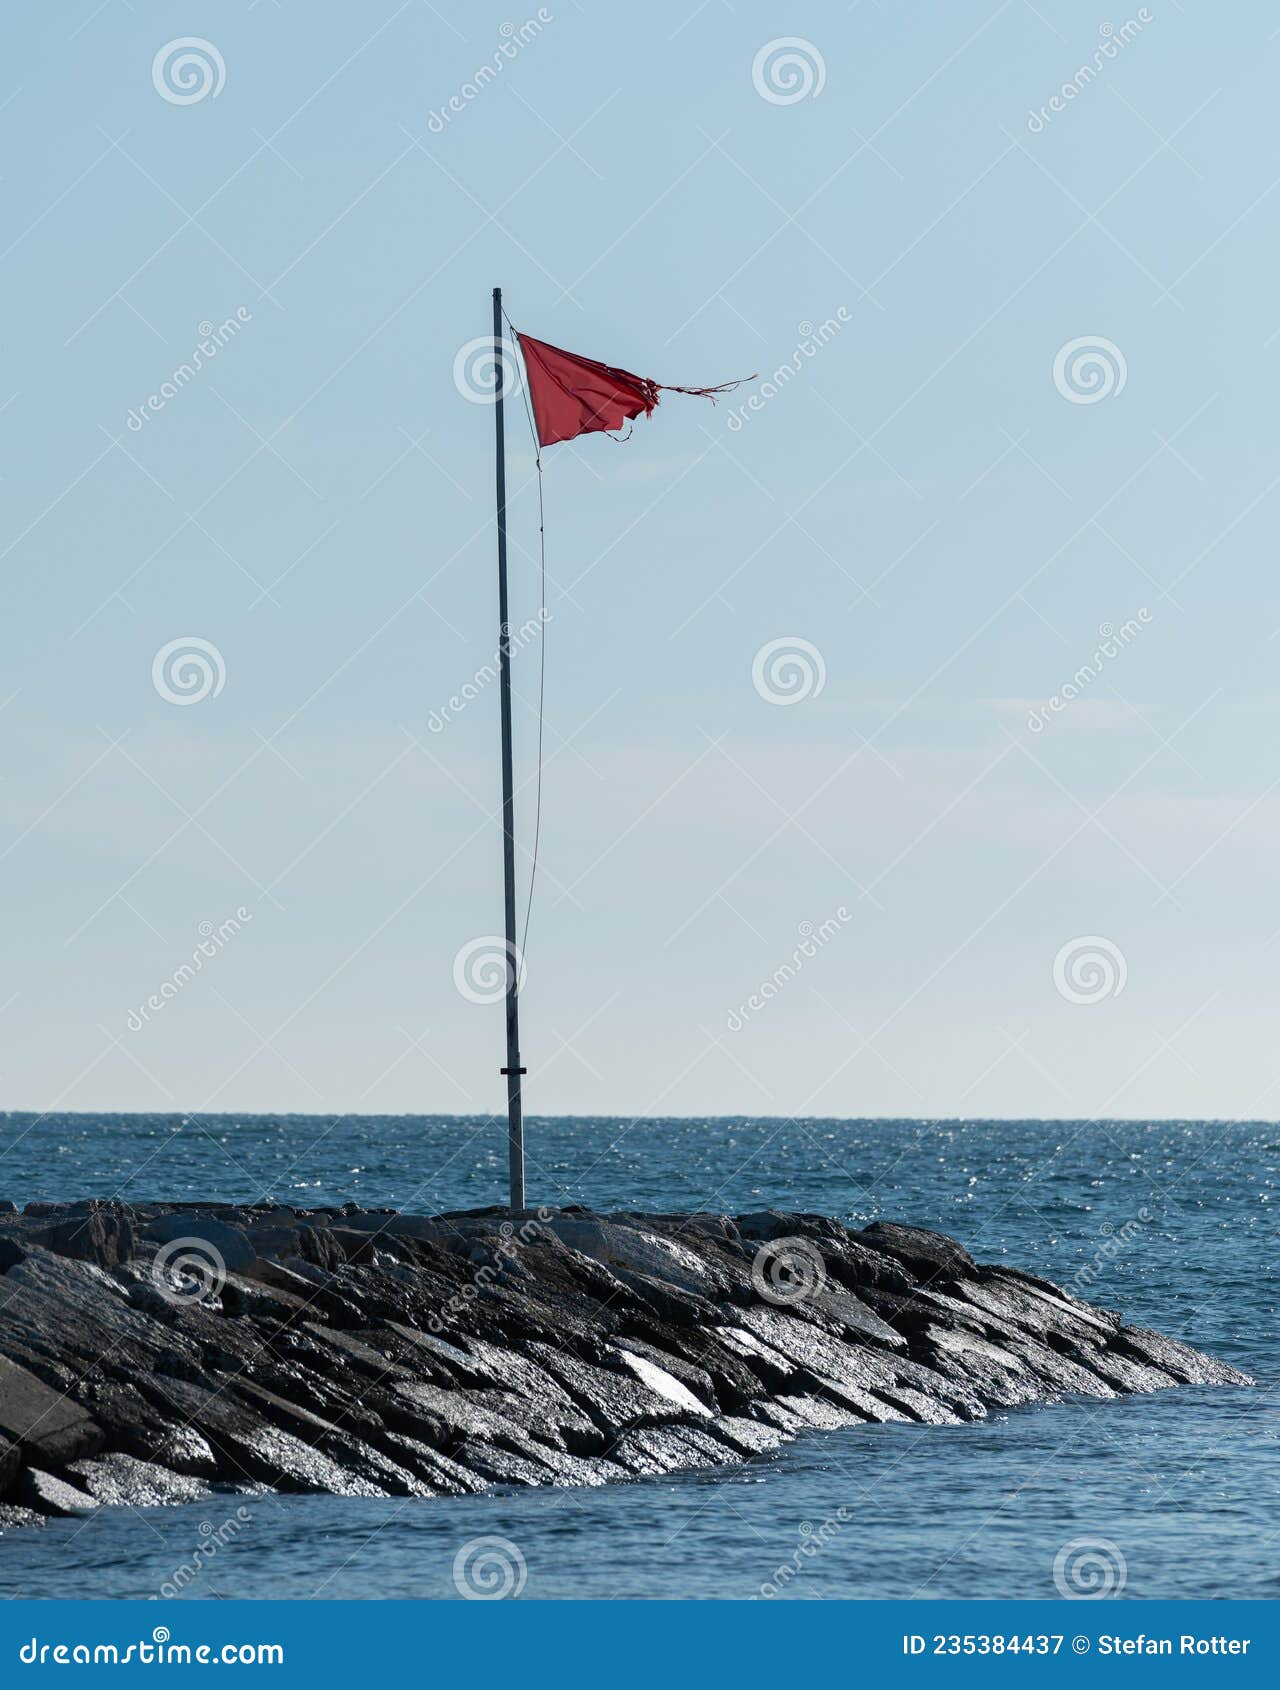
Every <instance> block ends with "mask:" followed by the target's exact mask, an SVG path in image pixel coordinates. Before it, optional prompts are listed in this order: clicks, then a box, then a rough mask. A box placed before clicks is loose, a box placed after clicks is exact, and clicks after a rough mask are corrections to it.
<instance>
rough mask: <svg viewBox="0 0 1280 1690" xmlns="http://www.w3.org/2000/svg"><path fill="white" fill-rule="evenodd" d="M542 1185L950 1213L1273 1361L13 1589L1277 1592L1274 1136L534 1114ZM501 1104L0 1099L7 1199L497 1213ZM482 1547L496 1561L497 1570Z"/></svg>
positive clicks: (139, 1515) (5, 1592)
mask: <svg viewBox="0 0 1280 1690" xmlns="http://www.w3.org/2000/svg"><path fill="white" fill-rule="evenodd" d="M527 1131H528V1141H529V1200H530V1203H531V1204H535V1205H536V1204H544V1203H545V1204H548V1205H562V1204H566V1203H574V1202H576V1203H584V1204H588V1205H590V1206H591V1207H593V1208H596V1209H601V1210H622V1209H626V1210H637V1209H639V1210H655V1211H687V1210H691V1209H703V1210H714V1211H716V1212H723V1213H728V1214H735V1213H743V1212H746V1211H749V1210H758V1209H762V1208H780V1209H793V1210H805V1211H810V1212H818V1213H821V1214H824V1215H831V1216H834V1217H836V1218H837V1219H838V1220H840V1221H842V1222H845V1223H847V1224H848V1225H850V1226H855V1227H856V1226H862V1225H865V1224H866V1223H867V1222H869V1221H872V1220H876V1219H878V1218H887V1219H893V1220H898V1221H904V1222H910V1223H913V1224H916V1225H920V1226H926V1227H933V1228H936V1229H938V1230H939V1231H942V1232H946V1233H949V1234H951V1235H953V1236H954V1237H956V1238H958V1239H960V1240H961V1242H963V1243H964V1244H965V1245H966V1246H967V1247H968V1248H969V1249H970V1250H971V1251H972V1252H973V1254H974V1255H975V1256H976V1257H977V1258H978V1259H979V1260H980V1261H985V1262H992V1263H1004V1264H1008V1265H1012V1266H1017V1267H1021V1268H1024V1269H1027V1270H1029V1271H1031V1272H1034V1273H1037V1274H1041V1275H1044V1276H1046V1277H1048V1278H1050V1279H1053V1280H1056V1281H1058V1282H1059V1283H1061V1284H1064V1285H1067V1286H1070V1287H1072V1288H1073V1289H1075V1290H1076V1291H1077V1292H1078V1293H1079V1294H1080V1295H1083V1296H1085V1297H1087V1298H1088V1299H1089V1300H1090V1301H1093V1302H1097V1303H1101V1304H1103V1305H1104V1306H1106V1307H1108V1308H1114V1309H1118V1310H1121V1311H1122V1312H1123V1314H1124V1315H1125V1317H1126V1319H1128V1320H1129V1321H1131V1322H1135V1323H1138V1324H1142V1325H1147V1326H1152V1327H1155V1328H1157V1329H1159V1330H1161V1331H1163V1332H1165V1333H1168V1334H1170V1335H1172V1336H1176V1337H1180V1338H1183V1339H1185V1340H1187V1341H1188V1342H1190V1343H1193V1344H1196V1345H1198V1346H1201V1347H1203V1348H1205V1349H1207V1350H1210V1351H1212V1352H1213V1353H1215V1354H1217V1355H1219V1356H1222V1357H1224V1358H1226V1359H1227V1360H1229V1361H1231V1362H1233V1363H1235V1364H1236V1365H1237V1366H1238V1367H1241V1368H1243V1369H1245V1370H1246V1371H1247V1372H1249V1373H1250V1374H1252V1375H1253V1376H1254V1378H1255V1379H1256V1381H1257V1383H1256V1385H1254V1386H1252V1387H1250V1388H1247V1389H1221V1388H1217V1389H1206V1388H1201V1387H1184V1388H1180V1389H1176V1390H1168V1391H1164V1392H1160V1393H1157V1394H1155V1395H1152V1396H1135V1397H1128V1398H1121V1399H1118V1400H1115V1401H1110V1402H1098V1401H1096V1400H1094V1399H1088V1400H1085V1401H1078V1400H1067V1401H1064V1402H1061V1403H1058V1404H1055V1405H1052V1406H1048V1407H1038V1408H1027V1409H1019V1410H1014V1411H1010V1412H1003V1413H996V1414H993V1415H992V1416H991V1418H990V1419H989V1420H988V1421H986V1422H984V1423H980V1424H975V1425H964V1426H943V1427H931V1426H917V1425H891V1426H874V1427H873V1426H867V1427H856V1428H850V1429H848V1430H843V1431H835V1432H812V1433H808V1434H806V1435H803V1436H801V1437H800V1438H798V1439H797V1440H796V1441H795V1442H794V1443H792V1444H789V1445H787V1446H786V1447H785V1448H783V1449H781V1450H779V1451H777V1452H776V1453H775V1454H773V1455H771V1456H769V1457H767V1458H762V1459H758V1460H756V1461H753V1462H751V1463H750V1464H748V1465H746V1466H742V1467H738V1468H734V1469H729V1470H723V1469H720V1470H716V1471H714V1472H708V1473H690V1474H682V1475H679V1476H676V1477H670V1478H662V1479H647V1480H637V1481H635V1482H632V1483H627V1484H620V1485H614V1486H608V1487H604V1488H602V1489H598V1490H559V1489H545V1490H509V1491H504V1492H498V1493H495V1494H491V1495H486V1496H482V1497H468V1498H464V1499H458V1500H446V1499H431V1500H421V1499H419V1500H409V1501H406V1500H403V1499H395V1500H386V1501H371V1500H354V1499H348V1498H331V1497H305V1496H276V1495H265V1494H264V1495H254V1496H248V1497H237V1496H223V1495H215V1496H214V1497H212V1498H210V1499H207V1500H205V1501H203V1502H201V1503H199V1504H192V1505H187V1506H183V1507H177V1508H157V1509H129V1508H117V1509H112V1508H103V1509H100V1510H98V1511H97V1512H95V1513H93V1514H91V1515H89V1516H87V1517H85V1518H77V1519H72V1520H61V1521H52V1522H50V1523H49V1524H48V1525H46V1526H45V1527H44V1528H43V1529H42V1530H29V1529H24V1530H11V1531H8V1532H5V1533H3V1534H0V1596H3V1597H6V1598H11V1597H103V1598H116V1597H156V1598H157V1599H160V1600H162V1601H163V1600H174V1599H184V1600H198V1599H205V1600H219V1599H228V1598H237V1597H289V1598H305V1599H312V1598H319V1599H326V1598H329V1599H332V1598H370V1599H376V1598H387V1597H400V1598H422V1599H428V1600H432V1599H447V1600H457V1599H460V1597H462V1596H464V1595H468V1594H471V1593H472V1592H473V1591H474V1588H475V1587H476V1581H477V1580H479V1581H480V1582H481V1583H482V1584H483V1583H484V1580H485V1578H486V1577H487V1578H488V1580H489V1583H488V1590H489V1592H490V1593H493V1592H494V1591H495V1589H496V1591H498V1592H501V1593H509V1594H510V1595H511V1596H520V1597H523V1598H544V1599H546V1598H552V1599H554V1598H571V1597H577V1598H609V1597H635V1598H659V1597H667V1598H691V1599H755V1600H762V1601H772V1600H781V1601H797V1600H821V1599H848V1598H870V1597H889V1598H901V1599H910V1598H919V1597H934V1598H977V1597H983V1598H993V1597H995V1598H1026V1597H1049V1598H1053V1597H1055V1596H1060V1597H1063V1598H1067V1599H1074V1598H1077V1597H1083V1598H1089V1599H1092V1598H1094V1597H1098V1596H1106V1597H1109V1598H1111V1599H1117V1600H1134V1599H1137V1600H1141V1599H1144V1598H1153V1597H1174V1598H1191V1597H1210V1598H1275V1597H1276V1596H1278V1595H1280V1571H1278V1568H1280V1557H1278V1556H1277V1552H1276V1546H1277V1538H1278V1537H1280V1512H1278V1511H1277V1501H1278V1499H1280V1399H1278V1397H1277V1384H1278V1383H1280V1333H1278V1332H1277V1322H1276V1300H1277V1276H1278V1274H1280V1251H1278V1250H1277V1214H1276V1211H1277V1207H1280V1202H1278V1199H1277V1169H1278V1168H1280V1127H1277V1126H1276V1125H1275V1124H1272V1123H1266V1122H1224V1121H1211V1122H1206V1121H1033V1120H1028V1121H1010V1120H1003V1121H980V1120H975V1121H939V1120H934V1121H928V1120H896V1121H890V1120H817V1119H802V1120H778V1119H754V1118H753V1119H747V1118H713V1119H706V1120H688V1119H681V1120H629V1119H623V1118H588V1117H577V1116H575V1117H565V1118H555V1119H539V1118H536V1117H535V1118H532V1119H530V1120H529V1122H528V1125H527ZM505 1177H506V1147H505V1121H499V1120H496V1119H490V1118H487V1117H457V1116H439V1115H430V1116H411V1115H396V1116H387V1115H379V1116H353V1115H347V1116H329V1117H321V1116H311V1115H256V1116H255V1115H235V1116H231V1115H222V1116H198V1117H197V1116H177V1115H140V1114H139V1115H88V1114H47V1115H31V1114H19V1113H10V1114H7V1115H0V1198H6V1197H7V1198H10V1199H12V1200H13V1201H14V1202H15V1203H17V1204H18V1205H19V1206H21V1205H23V1204H25V1203H27V1202H29V1201H32V1200H33V1199H52V1200H65V1199H71V1198H76V1197H88V1196H119V1197H121V1198H123V1199H124V1200H125V1201H129V1200H131V1199H132V1200H135V1201H142V1200H145V1199H152V1200H166V1199H167V1200H176V1199H208V1200H210V1201H218V1202H245V1201H255V1200H262V1199H272V1200H276V1201H280V1202H285V1203H295V1204H299V1205H304V1206H311V1205H320V1204H328V1203H339V1202H343V1201H347V1200H355V1201H358V1202H360V1203H363V1204H367V1205H383V1204H386V1205H394V1206H396V1207H399V1208H403V1209H405V1210H410V1211H415V1212H419V1213H425V1214H431V1213H436V1212H440V1211H443V1210H450V1209H466V1208H478V1207H482V1206H484V1205H487V1204H491V1203H494V1202H499V1201H501V1200H502V1195H503V1187H504V1181H505ZM486 1567H487V1569H488V1571H487V1573H486V1572H485V1568H486Z"/></svg>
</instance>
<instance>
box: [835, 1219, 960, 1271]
mask: <svg viewBox="0 0 1280 1690" xmlns="http://www.w3.org/2000/svg"><path fill="white" fill-rule="evenodd" d="M857 1236H858V1238H859V1240H860V1241H861V1242H862V1243H863V1244H866V1245H869V1246H870V1247H871V1249H873V1250H878V1251H880V1252H881V1253H883V1254H884V1255H887V1256H896V1257H897V1259H898V1260H899V1261H900V1262H902V1263H903V1264H904V1265H905V1266H906V1267H907V1268H908V1270H909V1271H910V1272H911V1273H912V1274H914V1276H915V1277H916V1279H917V1280H919V1281H921V1282H922V1283H924V1284H928V1282H929V1281H930V1280H931V1279H970V1278H972V1277H974V1275H976V1273H977V1271H978V1264H977V1263H976V1262H975V1261H974V1259H973V1257H972V1256H971V1255H970V1254H969V1252H968V1251H967V1250H966V1249H965V1248H964V1246H963V1245H962V1244H957V1243H956V1241H955V1239H954V1238H948V1237H947V1236H946V1235H945V1234H944V1233H941V1232H928V1231H926V1230H925V1228H924V1227H920V1226H899V1225H898V1223H897V1222H896V1221H873V1222H872V1223H871V1225H870V1226H864V1227H863V1229H862V1231H861V1232H860V1233H858V1235H857Z"/></svg>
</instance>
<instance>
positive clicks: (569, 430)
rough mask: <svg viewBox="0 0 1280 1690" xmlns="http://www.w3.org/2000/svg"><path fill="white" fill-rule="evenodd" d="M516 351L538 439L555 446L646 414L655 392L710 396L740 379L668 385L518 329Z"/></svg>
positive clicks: (747, 378) (654, 401) (654, 400)
mask: <svg viewBox="0 0 1280 1690" xmlns="http://www.w3.org/2000/svg"><path fill="white" fill-rule="evenodd" d="M517 338H518V339H519V341H520V350H521V352H522V353H523V354H524V367H525V370H526V371H527V373H528V377H529V396H530V398H531V399H532V401H533V416H534V421H535V423H536V424H537V430H538V443H539V445H542V446H554V445H555V443H556V442H557V441H558V440H573V439H574V438H575V437H576V436H577V435H579V434H594V433H598V432H608V431H609V430H611V429H615V428H621V427H622V425H623V423H624V422H630V421H631V420H632V419H633V418H635V417H638V416H641V415H644V416H646V417H647V416H648V415H649V413H650V411H652V410H653V408H654V406H655V405H656V404H657V403H658V395H659V393H688V394H692V395H693V396H694V397H696V398H699V399H711V400H714V399H715V396H716V395H717V394H718V393H730V392H732V391H733V389H734V388H735V387H737V386H738V385H739V382H740V381H750V380H751V379H752V378H751V377H750V376H742V377H740V378H739V381H726V382H722V383H721V384H720V386H719V387H671V386H668V384H667V383H666V382H659V381H650V379H649V377H648V376H634V375H632V374H631V372H630V370H619V369H615V368H614V366H613V365H612V364H601V363H598V362H597V361H596V360H595V359H594V358H583V357H582V356H581V355H580V354H579V353H577V352H565V351H563V350H562V349H561V348H560V347H558V346H548V344H547V342H546V341H545V340H534V339H533V337H532V336H531V335H527V334H521V335H518V337H517Z"/></svg>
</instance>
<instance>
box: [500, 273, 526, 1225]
mask: <svg viewBox="0 0 1280 1690" xmlns="http://www.w3.org/2000/svg"><path fill="white" fill-rule="evenodd" d="M493 355H494V378H495V381H496V384H497V386H496V393H497V401H496V403H495V405H494V407H493V414H494V442H495V446H496V451H497V483H496V489H497V497H498V624H499V639H498V681H499V691H500V693H501V699H502V869H503V891H504V894H505V900H504V907H505V913H506V940H507V1064H506V1067H505V1068H503V1069H502V1072H503V1073H504V1074H505V1075H506V1076H507V1152H508V1159H509V1163H510V1169H511V1208H512V1210H513V1211H516V1210H519V1209H523V1208H524V1114H523V1107H522V1103H521V1097H520V1076H521V1075H522V1074H523V1073H524V1072H525V1070H524V1069H523V1068H522V1067H521V1066H520V1003H519V994H520V953H519V951H518V950H517V948H516V827H515V796H514V792H513V781H512V772H511V625H510V621H509V618H508V615H507V464H506V443H505V438H504V435H503V426H502V388H503V381H504V378H505V372H504V370H503V365H502V289H501V288H494V290H493Z"/></svg>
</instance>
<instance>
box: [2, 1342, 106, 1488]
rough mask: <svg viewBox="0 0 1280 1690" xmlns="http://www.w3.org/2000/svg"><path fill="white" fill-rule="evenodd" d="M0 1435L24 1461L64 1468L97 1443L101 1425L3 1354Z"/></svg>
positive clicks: (92, 1450) (98, 1445) (98, 1446)
mask: <svg viewBox="0 0 1280 1690" xmlns="http://www.w3.org/2000/svg"><path fill="white" fill-rule="evenodd" d="M0 1437H3V1438H4V1440H5V1442H6V1444H12V1445H14V1446H16V1448H17V1449H18V1451H19V1453H20V1455H21V1457H22V1460H23V1461H24V1462H29V1463H39V1464H41V1465H44V1466H49V1467H65V1466H66V1465H67V1463H68V1462H71V1461H74V1460H75V1459H76V1457H77V1456H79V1455H93V1454H95V1453H96V1452H97V1451H98V1450H99V1449H101V1448H102V1428H101V1427H100V1426H99V1425H98V1424H97V1423H96V1421H94V1420H91V1419H90V1417H89V1416H88V1415H87V1414H86V1413H85V1411H84V1409H83V1408H81V1407H80V1405H79V1403H75V1402H70V1401H68V1399H67V1398H66V1397H65V1396H60V1395H59V1394H58V1393H57V1392H56V1391H51V1390H50V1389H49V1387H48V1386H47V1385H45V1384H42V1383H41V1381H40V1380H39V1379H37V1378H35V1376H34V1375H33V1374H30V1373H28V1372H27V1371H26V1369H25V1368H22V1367H18V1366H17V1365H16V1364H15V1363H14V1362H11V1361H8V1360H6V1359H5V1357H4V1356H2V1355H0Z"/></svg>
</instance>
